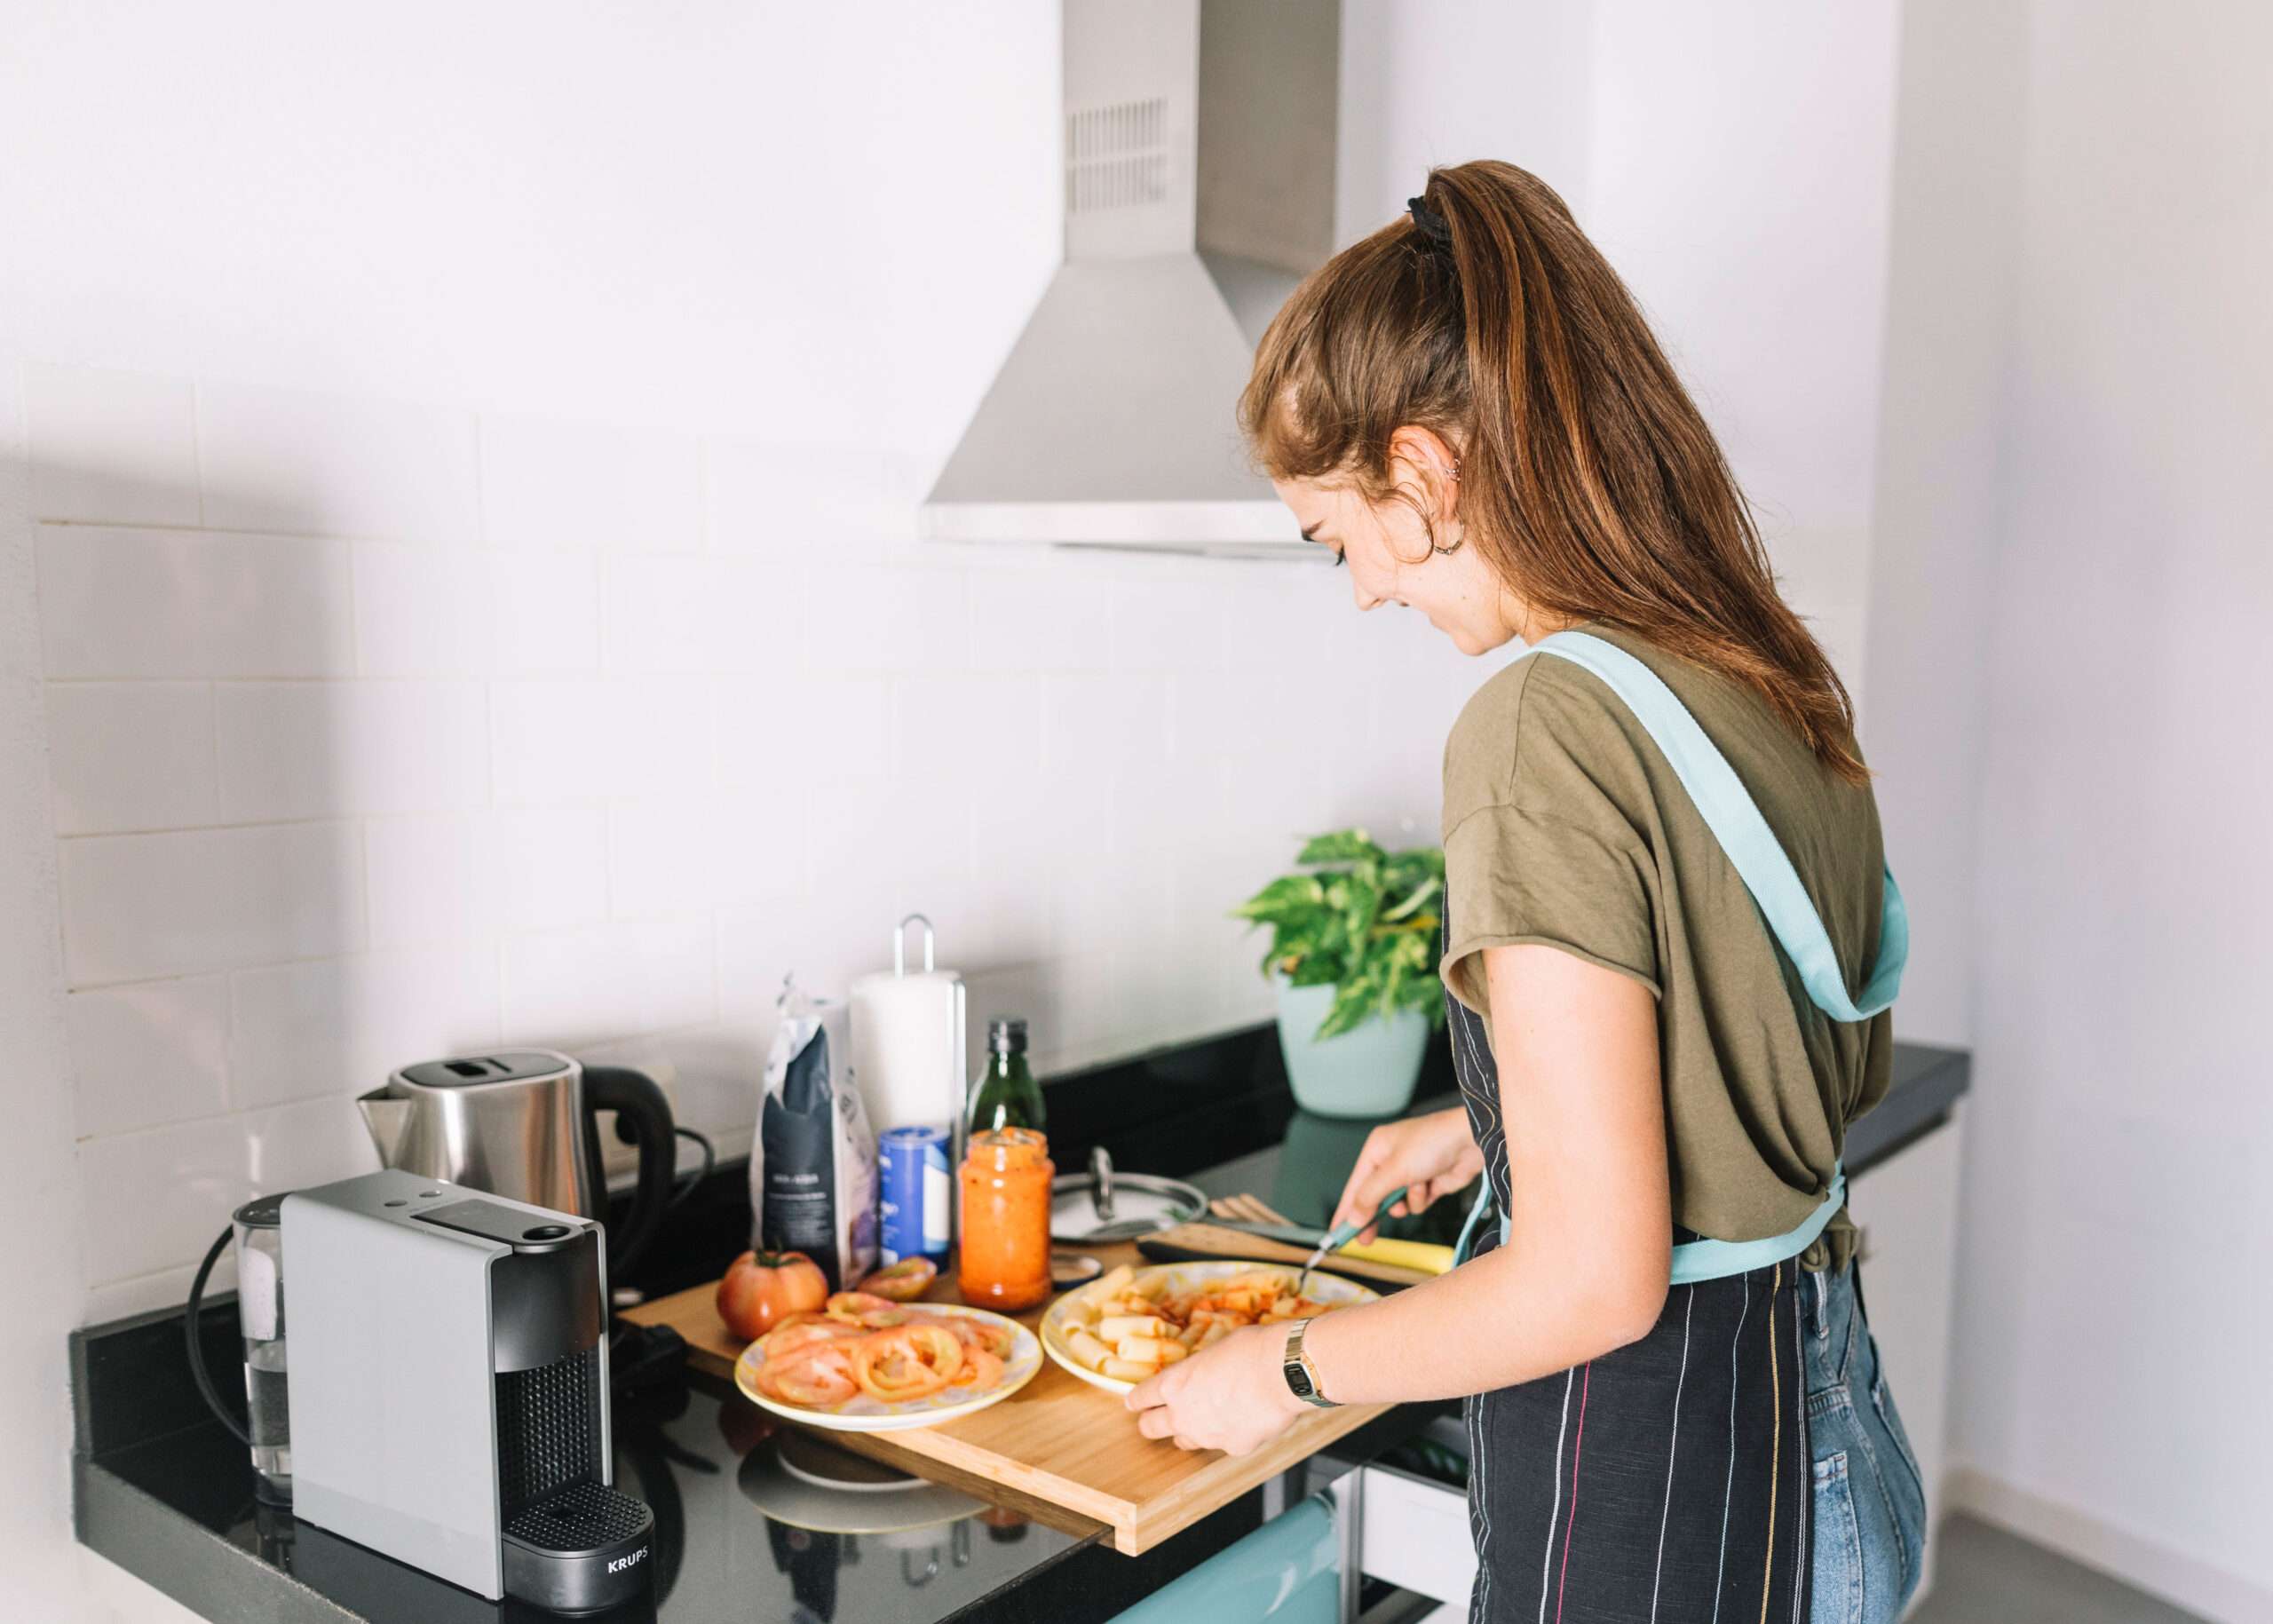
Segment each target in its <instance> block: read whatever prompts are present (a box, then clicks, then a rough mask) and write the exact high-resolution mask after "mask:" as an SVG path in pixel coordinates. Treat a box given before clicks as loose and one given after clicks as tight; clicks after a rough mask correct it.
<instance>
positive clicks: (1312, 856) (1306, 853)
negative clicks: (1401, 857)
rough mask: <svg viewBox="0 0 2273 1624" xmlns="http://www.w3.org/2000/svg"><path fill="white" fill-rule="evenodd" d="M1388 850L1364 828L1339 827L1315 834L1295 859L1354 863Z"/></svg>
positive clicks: (1378, 855)
mask: <svg viewBox="0 0 2273 1624" xmlns="http://www.w3.org/2000/svg"><path fill="white" fill-rule="evenodd" d="M1388 855H1389V853H1388V852H1384V851H1382V849H1381V848H1380V847H1379V846H1377V845H1375V844H1374V840H1373V836H1370V835H1368V834H1366V831H1365V830H1363V829H1337V830H1335V831H1334V833H1333V834H1331V835H1314V836H1311V838H1310V840H1309V841H1308V842H1306V843H1305V844H1304V845H1303V849H1302V851H1301V852H1298V853H1296V855H1295V861H1296V862H1298V863H1354V862H1357V861H1358V860H1360V859H1361V858H1368V857H1370V858H1373V859H1374V860H1380V859H1382V858H1385V857H1387V856H1388Z"/></svg>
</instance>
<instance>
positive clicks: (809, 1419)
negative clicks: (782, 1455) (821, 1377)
mask: <svg viewBox="0 0 2273 1624" xmlns="http://www.w3.org/2000/svg"><path fill="white" fill-rule="evenodd" d="M907 1306H908V1307H910V1308H916V1309H921V1310H923V1311H924V1312H925V1313H929V1314H948V1315H955V1316H959V1317H961V1318H963V1319H992V1320H994V1321H995V1322H997V1323H998V1324H1001V1325H1006V1326H1008V1327H1010V1329H1011V1330H1012V1331H1013V1332H1015V1333H1016V1334H1017V1338H1016V1340H1015V1341H1014V1342H1013V1343H1012V1344H1011V1347H1010V1357H1009V1358H1007V1359H1004V1360H1003V1361H1002V1380H1001V1381H1000V1382H996V1383H995V1384H994V1386H993V1387H992V1388H990V1389H989V1390H986V1392H983V1393H980V1394H979V1395H978V1397H977V1398H963V1397H962V1395H960V1394H958V1393H956V1392H955V1391H954V1389H952V1388H949V1389H948V1390H946V1391H944V1392H937V1393H929V1394H926V1395H925V1396H924V1397H923V1398H904V1399H902V1400H900V1402H899V1403H898V1404H886V1403H885V1402H884V1401H883V1399H881V1398H870V1397H869V1396H868V1395H867V1394H866V1393H859V1394H856V1395H855V1396H853V1397H852V1398H847V1399H846V1400H845V1401H844V1402H843V1404H840V1405H837V1406H835V1407H833V1408H830V1409H826V1410H822V1409H808V1408H807V1407H805V1406H804V1405H801V1404H783V1403H780V1401H779V1400H777V1399H772V1398H767V1397H766V1396H765V1395H764V1393H761V1392H759V1391H758V1390H757V1373H758V1372H759V1371H760V1370H762V1369H764V1367H765V1352H764V1350H763V1349H762V1348H760V1347H759V1346H758V1344H757V1343H750V1345H749V1346H748V1347H747V1348H744V1349H743V1350H742V1356H741V1358H740V1359H736V1360H735V1361H734V1385H735V1386H736V1387H738V1388H740V1389H741V1390H742V1396H743V1397H744V1398H748V1400H749V1401H750V1402H751V1403H752V1404H754V1405H756V1406H758V1408H760V1409H762V1410H769V1411H771V1412H772V1414H776V1415H779V1416H780V1417H781V1418H782V1419H783V1420H784V1421H794V1422H798V1423H799V1424H800V1425H803V1426H807V1427H822V1428H826V1429H827V1430H829V1431H831V1432H905V1431H907V1430H910V1429H911V1428H915V1427H935V1426H937V1425H939V1423H940V1422H943V1421H954V1420H957V1419H959V1418H960V1417H962V1416H965V1415H975V1414H978V1412H979V1411H981V1410H983V1409H985V1408H986V1406H988V1405H990V1404H1000V1403H1002V1400H1003V1399H1005V1398H1009V1397H1010V1395H1011V1394H1012V1393H1015V1392H1017V1391H1018V1389H1020V1388H1022V1387H1024V1386H1025V1385H1026V1383H1027V1382H1031V1381H1033V1380H1034V1372H1036V1371H1037V1370H1040V1369H1041V1343H1039V1342H1037V1341H1035V1340H1034V1333H1033V1332H1032V1331H1029V1330H1027V1329H1026V1327H1024V1326H1022V1325H1020V1324H1019V1323H1018V1321H1017V1320H1015V1319H1008V1318H1006V1317H1005V1316H1003V1315H1001V1314H997V1313H991V1312H989V1311H987V1310H986V1309H983V1308H965V1307H963V1306H962V1304H961V1303H909V1304H908V1305H907Z"/></svg>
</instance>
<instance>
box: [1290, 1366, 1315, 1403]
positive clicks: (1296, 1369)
mask: <svg viewBox="0 0 2273 1624" xmlns="http://www.w3.org/2000/svg"><path fill="white" fill-rule="evenodd" d="M1287 1386H1289V1387H1291V1388H1293V1389H1294V1390H1295V1398H1310V1397H1311V1394H1312V1393H1313V1391H1314V1389H1312V1387H1311V1373H1310V1372H1309V1371H1307V1370H1304V1369H1303V1367H1301V1366H1300V1365H1289V1366H1287Z"/></svg>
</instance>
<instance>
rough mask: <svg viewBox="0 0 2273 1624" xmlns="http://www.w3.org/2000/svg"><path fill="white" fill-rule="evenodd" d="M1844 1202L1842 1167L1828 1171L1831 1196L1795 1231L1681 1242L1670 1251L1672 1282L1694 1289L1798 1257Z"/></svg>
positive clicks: (1843, 1173) (1845, 1199)
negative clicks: (1764, 1236) (1760, 1237)
mask: <svg viewBox="0 0 2273 1624" xmlns="http://www.w3.org/2000/svg"><path fill="white" fill-rule="evenodd" d="M1846 1202H1847V1173H1846V1169H1845V1168H1841V1167H1833V1168H1832V1170H1831V1193H1830V1194H1828V1195H1826V1196H1825V1197H1824V1198H1823V1200H1822V1201H1821V1202H1820V1203H1819V1204H1818V1206H1817V1208H1816V1209H1815V1210H1814V1211H1813V1212H1811V1213H1810V1214H1808V1216H1807V1219H1806V1221H1805V1222H1804V1223H1802V1224H1801V1225H1800V1226H1799V1227H1798V1228H1797V1229H1791V1230H1786V1231H1785V1232H1783V1233H1782V1234H1780V1235H1770V1237H1769V1238H1768V1239H1767V1240H1684V1241H1683V1242H1682V1243H1681V1244H1680V1245H1679V1246H1677V1247H1675V1248H1674V1249H1673V1283H1674V1284H1675V1285H1676V1286H1693V1285H1695V1284H1696V1283H1697V1282H1698V1281H1699V1280H1719V1279H1727V1278H1728V1277H1729V1276H1730V1275H1731V1274H1743V1273H1746V1271H1750V1270H1754V1269H1765V1268H1767V1267H1768V1266H1769V1265H1770V1264H1780V1263H1785V1262H1787V1261H1789V1260H1790V1259H1792V1258H1794V1257H1797V1256H1799V1255H1800V1254H1801V1253H1802V1252H1804V1251H1806V1250H1807V1249H1808V1248H1810V1247H1811V1246H1813V1245H1814V1244H1815V1241H1816V1237H1817V1236H1818V1235H1820V1234H1822V1233H1823V1231H1824V1226H1825V1225H1826V1224H1829V1223H1830V1222H1831V1221H1832V1219H1833V1218H1835V1217H1837V1216H1839V1209H1840V1208H1841V1207H1842V1206H1844V1205H1846Z"/></svg>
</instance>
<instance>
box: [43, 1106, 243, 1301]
mask: <svg viewBox="0 0 2273 1624" xmlns="http://www.w3.org/2000/svg"><path fill="white" fill-rule="evenodd" d="M250 1157H251V1149H250V1141H249V1138H248V1137H247V1134H246V1123H245V1121H243V1119H242V1118H241V1117H236V1116H213V1117H205V1118H202V1119H201V1120H199V1121H194V1122H177V1123H174V1124H171V1125H170V1126H168V1127H164V1128H149V1129H141V1130H139V1131H137V1132H133V1133H114V1134H103V1135H100V1136H99V1137H95V1138H91V1139H89V1140H87V1141H86V1142H85V1143H83V1145H80V1146H79V1228H80V1241H79V1244H80V1247H81V1248H82V1250H83V1254H84V1256H85V1259H86V1270H87V1279H88V1282H89V1284H91V1285H99V1284H102V1283H103V1282H106V1281H110V1280H123V1279H131V1278H132V1277H133V1276H136V1275H140V1274H152V1273H155V1272H156V1271H159V1270H162V1269H166V1268H170V1267H172V1266H175V1265H178V1264H184V1263H191V1262H194V1261H195V1260H196V1259H197V1257H198V1256H200V1255H202V1253H203V1252H204V1250H205V1248H206V1247H207V1246H208V1245H209V1244H210V1242H211V1241H212V1240H213V1238H214V1236H215V1235H217V1234H218V1233H219V1232H221V1230H222V1229H223V1228H224V1227H226V1225H227V1224H228V1222H229V1215H230V1214H231V1213H232V1212H234V1211H235V1210H236V1209H237V1208H239V1207H241V1206H242V1205H243V1204H244V1203H245V1202H247V1201H249V1200H251V1199H252V1197H253V1195H254V1193H255V1192H254V1190H253V1186H252V1175H251V1172H250V1170H249V1164H250Z"/></svg>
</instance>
